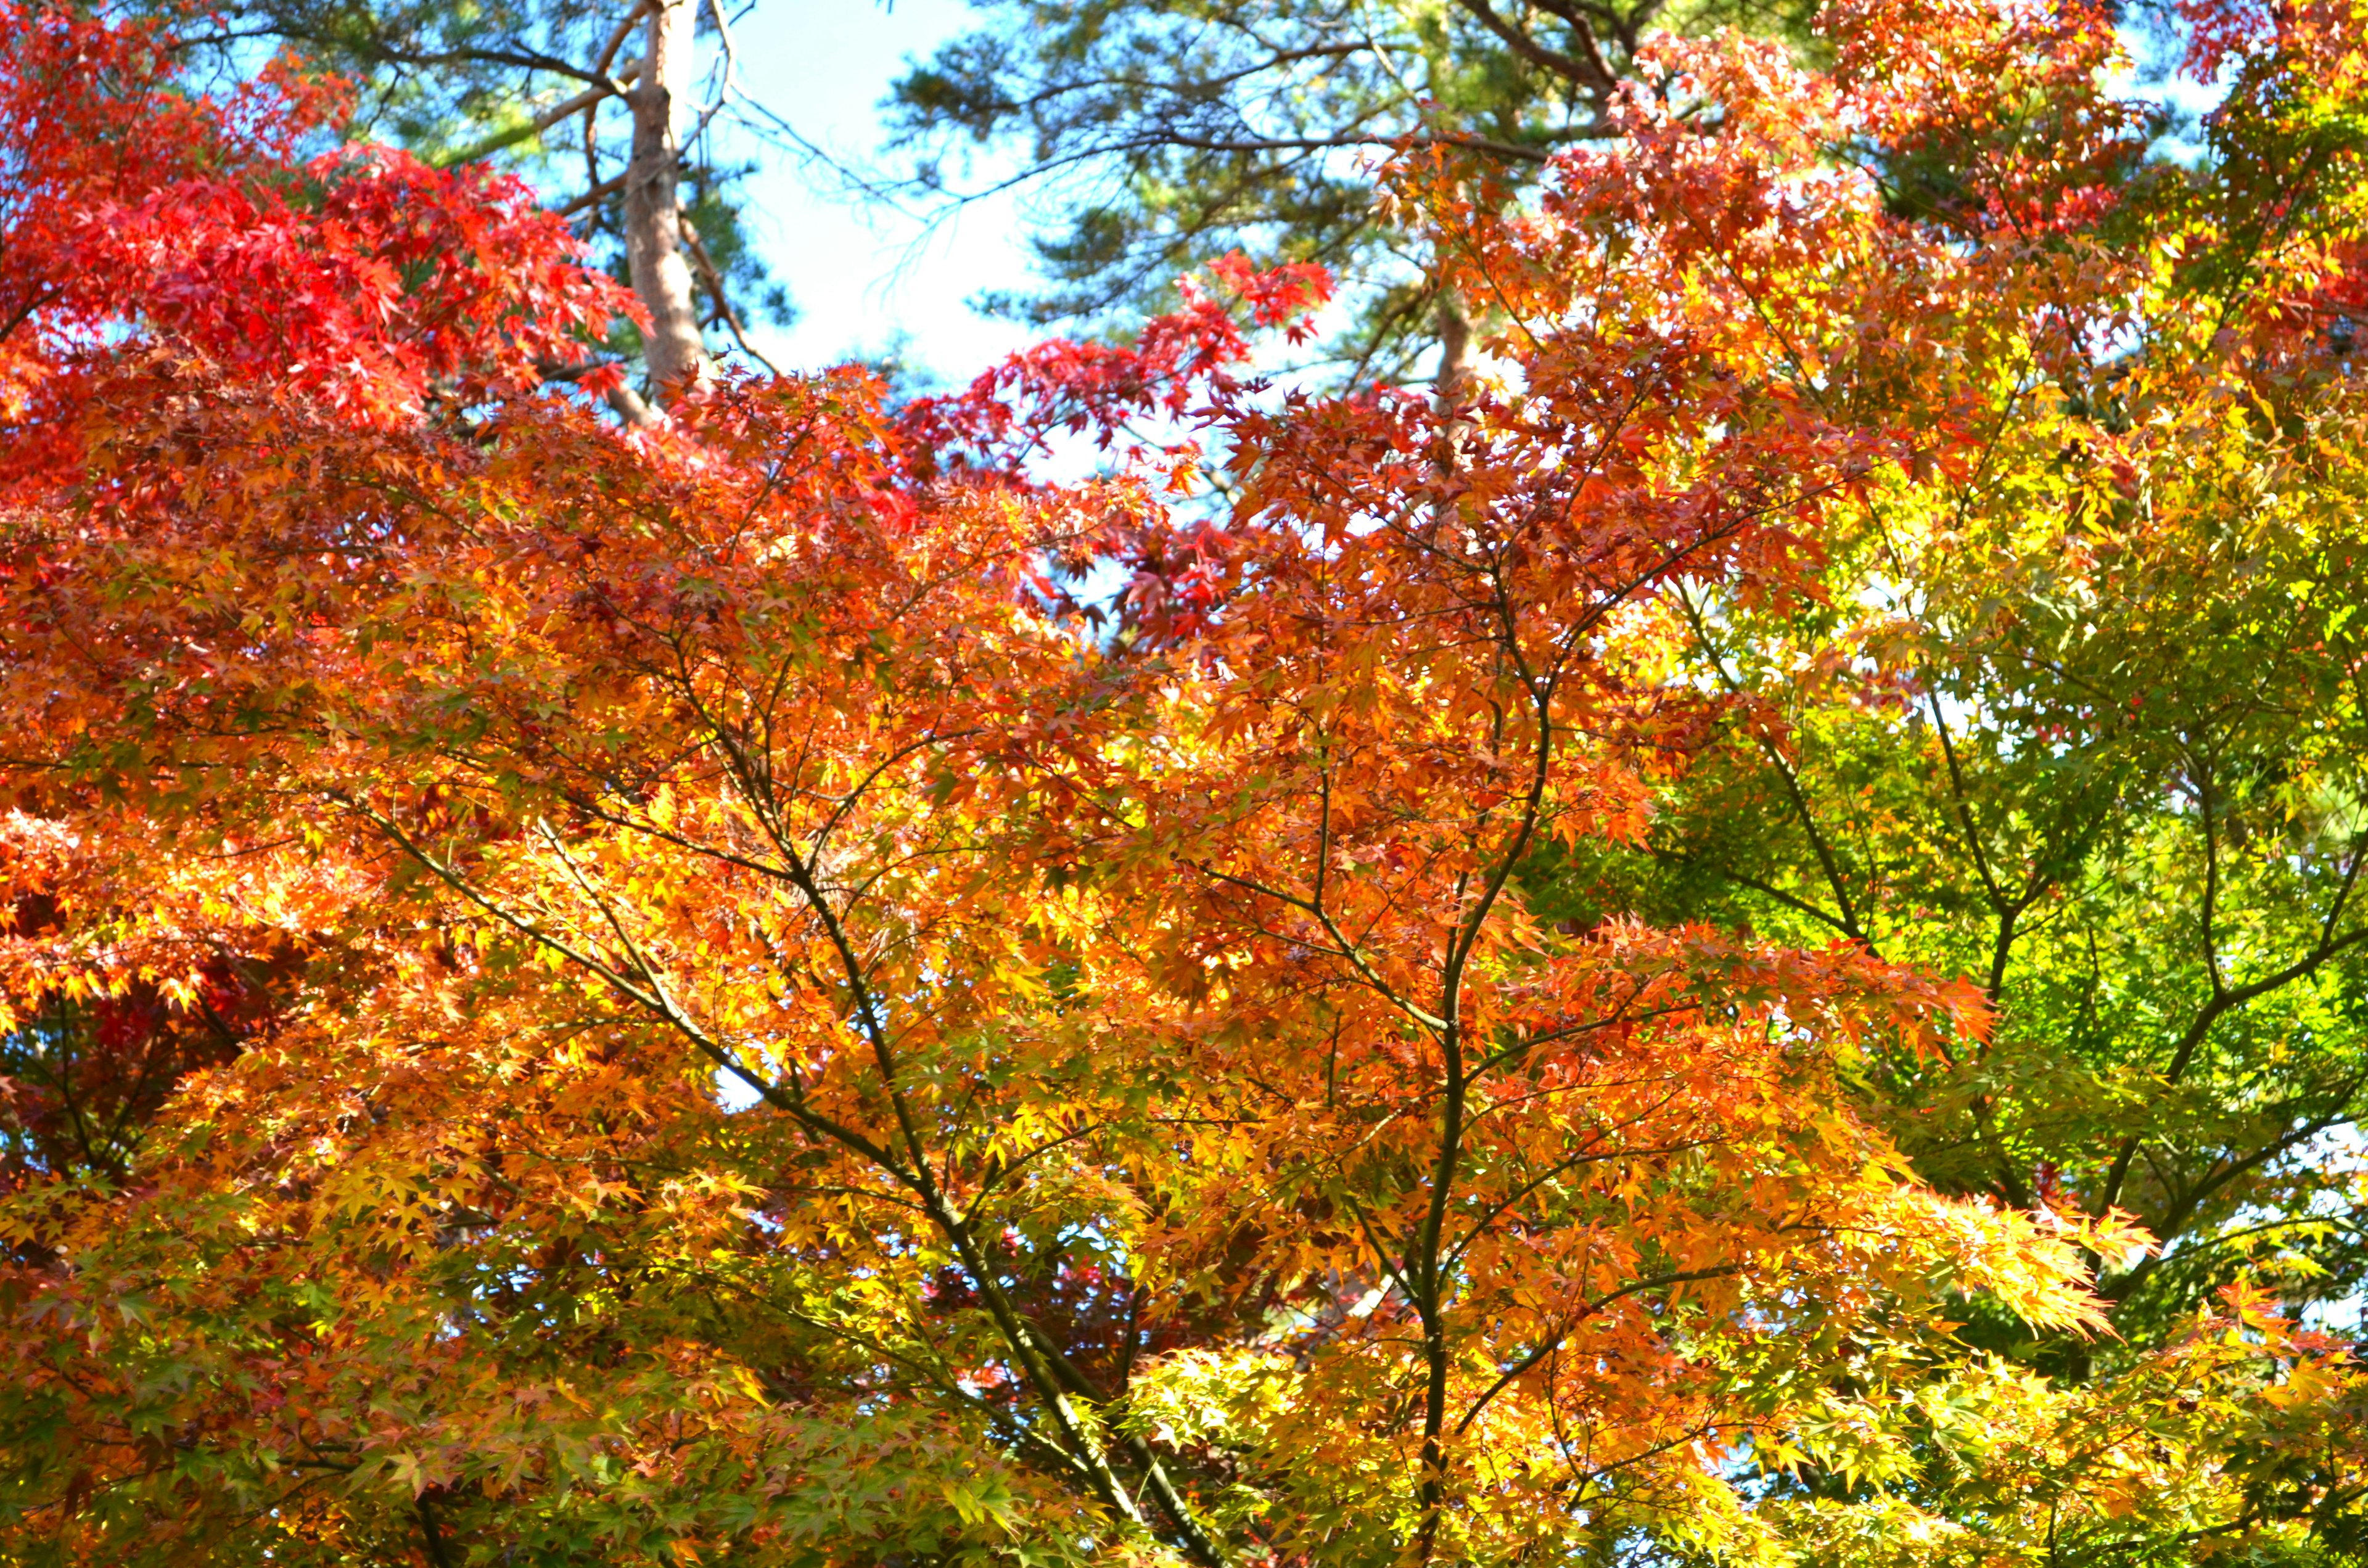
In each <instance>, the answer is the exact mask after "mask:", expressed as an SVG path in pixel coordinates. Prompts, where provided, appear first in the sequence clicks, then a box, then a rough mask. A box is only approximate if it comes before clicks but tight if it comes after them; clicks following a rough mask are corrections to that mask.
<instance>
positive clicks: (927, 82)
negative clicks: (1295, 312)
mask: <svg viewBox="0 0 2368 1568" xmlns="http://www.w3.org/2000/svg"><path fill="white" fill-rule="evenodd" d="M978 8H979V10H980V11H981V12H982V13H983V18H982V23H981V25H980V26H979V27H978V28H976V29H975V30H973V31H972V32H970V33H968V34H966V35H964V36H962V38H959V39H957V40H954V41H952V42H951V43H949V44H947V45H945V46H944V47H943V48H941V49H939V51H937V53H936V54H934V55H933V56H932V57H931V58H930V59H928V61H927V62H923V63H921V64H918V65H916V67H915V68H914V69H913V70H912V71H910V72H909V73H908V74H906V75H905V77H904V78H903V79H902V80H900V81H899V82H898V83H897V84H896V85H895V88H894V94H893V96H892V98H891V106H892V110H893V115H894V125H895V127H896V130H897V132H898V137H899V142H898V144H899V146H900V147H901V148H902V150H903V151H904V152H905V153H906V154H907V155H908V156H909V157H910V158H911V160H912V162H911V164H910V165H909V166H910V169H911V171H912V172H913V173H914V174H915V175H916V177H917V178H918V179H919V180H920V181H921V183H922V184H923V185H924V186H925V187H928V188H930V189H932V190H936V191H939V192H941V193H944V194H946V195H947V196H949V197H950V198H954V199H959V194H960V193H963V192H965V191H966V190H967V189H970V188H973V187H964V186H963V185H962V176H961V169H962V165H961V163H960V162H959V159H960V156H961V154H962V153H963V152H964V151H965V150H972V151H985V152H989V153H993V154H995V161H993V162H991V163H989V164H988V165H986V166H988V167H990V168H994V169H996V170H998V171H1000V170H1003V169H1004V168H1005V167H1006V165H1007V163H1015V164H1016V165H1017V167H1016V170H1014V171H1013V172H1011V173H1009V174H1008V175H1006V176H1003V178H1004V183H1006V184H1014V185H1019V186H1023V187H1027V190H1028V199H1030V201H1032V202H1033V203H1034V204H1035V209H1036V212H1037V215H1038V216H1039V218H1040V220H1041V222H1042V228H1043V230H1044V231H1045V232H1044V233H1043V234H1042V237H1040V238H1039V239H1038V240H1037V241H1036V250H1037V254H1038V256H1039V258H1040V259H1041V261H1042V267H1043V271H1044V275H1045V287H1044V289H1043V290H1042V292H1041V293H1038V294H1035V295H1032V296H1029V297H1025V298H1018V297H1014V298H1006V299H1001V300H997V301H991V302H993V303H995V304H997V305H999V306H1000V307H1001V308H1003V309H1006V310H1009V311H1013V312H1019V313H1020V314H1022V315H1024V316H1025V317H1026V318H1027V319H1029V320H1031V321H1035V322H1037V323H1040V324H1050V323H1054V322H1061V321H1067V320H1072V319H1083V320H1086V321H1087V322H1091V323H1109V322H1112V321H1123V320H1125V319H1126V318H1128V317H1129V316H1131V315H1136V314H1140V313H1141V312H1144V311H1145V310H1152V309H1158V308H1162V307H1163V306H1164V304H1165V302H1166V301H1167V300H1168V299H1169V297H1170V293H1171V290H1172V289H1173V286H1174V283H1175V280H1176V278H1178V277H1179V276H1181V275H1182V274H1184V273H1186V272H1188V271H1190V270H1191V269H1192V268H1193V267H1198V266H1200V265H1201V264H1202V263H1204V262H1205V261H1207V260H1208V259H1209V258H1210V257H1212V256H1217V255H1222V254H1224V253H1225V252H1227V251H1231V250H1234V249H1236V248H1239V249H1242V250H1245V251H1246V252H1247V253H1248V254H1249V255H1251V256H1256V257H1258V258H1261V259H1265V260H1274V261H1286V260H1288V261H1315V262H1320V263H1321V264H1323V265H1324V266H1325V267H1328V268H1330V269H1331V270H1332V271H1333V272H1334V273H1335V274H1336V275H1337V276H1338V277H1339V278H1342V279H1343V281H1344V284H1345V285H1346V286H1347V287H1348V288H1349V290H1350V297H1351V300H1352V302H1353V303H1354V304H1355V305H1356V307H1357V319H1356V324H1355V325H1354V327H1353V328H1352V329H1351V330H1350V331H1349V333H1348V334H1347V335H1346V336H1345V337H1344V338H1343V339H1342V340H1341V341H1340V342H1339V343H1338V344H1337V345H1335V352H1336V353H1337V354H1338V356H1339V357H1340V360H1341V362H1342V363H1344V364H1345V365H1346V366H1347V367H1348V369H1349V373H1350V375H1351V377H1352V379H1361V378H1362V377H1364V376H1367V375H1370V374H1379V375H1381V376H1382V377H1383V378H1384V379H1389V380H1404V379H1406V378H1408V377H1410V376H1412V375H1414V374H1415V373H1416V372H1417V361H1419V360H1422V359H1424V358H1427V357H1429V356H1432V355H1434V354H1437V355H1438V356H1439V358H1435V359H1433V360H1432V365H1433V369H1434V372H1435V373H1436V372H1438V371H1440V370H1443V371H1444V372H1445V376H1444V377H1443V378H1442V379H1449V378H1452V375H1453V373H1454V370H1455V368H1456V367H1457V366H1459V365H1460V364H1462V363H1463V358H1464V354H1465V351H1466V345H1467V343H1468V337H1469V330H1470V329H1469V324H1468V323H1467V322H1466V321H1465V319H1464V311H1463V305H1462V304H1461V303H1460V302H1459V301H1456V300H1455V299H1454V297H1453V296H1452V292H1450V291H1448V290H1443V289H1442V288H1441V287H1440V282H1439V271H1440V269H1439V267H1438V265H1437V257H1436V256H1433V255H1432V254H1431V252H1430V250H1429V242H1428V241H1427V240H1425V239H1424V238H1422V237H1421V230H1422V224H1421V222H1419V220H1418V219H1417V218H1416V217H1414V216H1413V215H1411V214H1404V213H1400V214H1395V215H1394V214H1392V213H1391V212H1390V211H1389V210H1387V209H1386V208H1385V207H1384V206H1383V205H1381V204H1378V203H1377V201H1376V189H1375V183H1374V179H1373V172H1372V170H1373V164H1374V162H1375V161H1376V160H1377V159H1378V158H1380V157H1381V156H1383V155H1385V154H1387V153H1389V152H1390V151H1391V150H1392V149H1394V148H1404V147H1417V148H1419V147H1439V148H1444V149H1452V150H1454V151H1456V152H1457V153H1462V154H1464V155H1467V156H1469V157H1470V158H1471V159H1472V162H1473V169H1474V179H1475V180H1479V181H1485V182H1492V183H1493V184H1494V185H1496V186H1497V187H1501V188H1499V189H1498V190H1497V192H1496V194H1495V195H1494V196H1493V197H1492V198H1491V199H1497V200H1507V201H1509V200H1512V199H1516V198H1517V197H1518V196H1519V195H1520V193H1521V192H1524V191H1527V190H1530V189H1531V188H1533V187H1534V185H1535V182H1536V180H1537V178H1538V176H1539V175H1540V173H1541V172H1542V170H1543V166H1544V165H1545V162H1546V160H1547V159H1548V158H1549V157H1550V156H1551V155H1552V154H1553V153H1555V152H1557V151H1559V150H1562V149H1565V148H1568V147H1572V146H1576V145H1579V144H1582V143H1584V142H1588V141H1589V140H1592V139H1598V138H1600V137H1602V136H1603V135H1604V134H1605V130H1604V125H1603V113H1604V109H1605V107H1606V105H1607V104H1608V103H1609V102H1610V100H1611V97H1612V95H1613V94H1614V93H1615V92H1616V91H1618V90H1619V89H1620V87H1621V85H1622V84H1623V83H1630V82H1633V81H1634V80H1635V78H1634V59H1635V55H1636V51H1637V49H1638V47H1639V45H1640V44H1641V43H1642V42H1643V40H1645V37H1647V36H1648V35H1649V34H1650V33H1651V32H1653V31H1654V30H1656V29H1663V28H1675V29H1678V30H1679V31H1688V32H1699V31H1704V30H1707V29H1710V28H1717V27H1722V26H1728V25H1734V26H1739V27H1743V28H1748V29H1750V30H1753V31H1756V32H1759V33H1764V34H1768V35H1771V36H1776V37H1782V38H1784V39H1787V40H1793V41H1794V42H1796V43H1802V44H1806V43H1807V41H1808V31H1807V21H1808V18H1809V17H1810V15H1811V14H1812V13H1813V11H1814V9H1815V7H1814V4H1813V0H1676V3H1675V4H1672V3H1671V0H1609V3H1604V0H979V6H978Z"/></svg>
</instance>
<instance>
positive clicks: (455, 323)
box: [0, 3, 632, 483]
mask: <svg viewBox="0 0 2368 1568" xmlns="http://www.w3.org/2000/svg"><path fill="white" fill-rule="evenodd" d="M0 30H5V33H6V39H7V42H6V45H5V48H6V69H5V70H0V145H6V146H7V147H8V148H9V149H10V152H9V153H8V157H9V169H10V174H9V178H8V181H7V187H6V194H5V197H0V244H5V246H6V255H7V256H8V267H7V269H6V276H5V278H0V412H5V413H6V416H7V418H8V420H9V423H10V426H11V441H10V447H9V452H8V455H7V458H6V466H5V467H0V483H6V482H7V481H8V480H11V479H13V478H15V477H16V476H19V475H22V474H24V473H25V472H27V471H28V468H33V467H46V466H48V465H51V464H53V463H56V462H58V461H61V460H67V461H70V460H71V455H70V454H64V453H53V452H50V451H47V450H45V449H44V446H45V438H47V439H54V438H58V429H57V426H56V424H55V422H54V421H53V420H52V418H51V415H52V414H53V413H54V412H55V411H57V410H60V409H63V408H68V407H72V406H75V405H76V404H78V403H80V402H83V401H85V400H87V399H88V398H90V397H91V396H92V395H93V387H92V382H93V381H95V380H96V381H103V380H104V379H105V378H106V377H108V375H109V374H110V373H112V372H114V371H116V370H118V369H120V368H122V367H124V366H126V365H129V364H131V363H136V362H138V361H139V360H141V359H142V358H143V357H146V356H150V355H156V354H162V355H165V356H168V357H171V358H184V359H194V360H198V361H200V362H202V363H204V364H207V365H209V366H211V367H213V368H214V369H216V370H217V371H218V372H219V373H220V374H221V375H222V376H224V377H226V378H229V379H231V380H233V381H236V380H268V381H273V382H275V383H278V384H281V385H285V386H288V387H290V388H291V389H293V390H298V391H301V392H305V393H308V394H310V395H311V396H313V397H314V398H316V399H318V400H319V401H320V402H321V403H322V404H323V405H324V407H325V408H327V409H328V410H330V411H332V412H333V413H334V415H336V417H339V418H341V419H346V420H349V421H355V422H359V423H363V424H376V425H384V424H387V423H389V422H393V421H401V420H404V419H409V418H414V417H416V416H417V415H419V413H420V411H421V409H422V406H423V404H424V403H427V402H428V401H429V400H431V399H432V400H436V401H438V402H441V403H447V404H451V405H459V406H466V405H469V404H472V403H480V402H483V401H485V400H487V399H492V398H498V397H504V396H509V395H514V394H516V393H518V392H522V391H525V390H527V389H529V388H531V387H533V386H534V385H535V384H537V382H538V381H540V380H541V368H542V367H544V366H546V365H564V366H572V365H575V364H577V363H579V362H580V360H581V358H583V354H584V344H585V340H586V335H588V334H593V333H598V332H599V331H600V330H602V329H604V328H605V327H606V326H607V324H609V322H610V321H611V320H612V319H613V318H615V317H617V316H618V315H620V314H630V313H631V309H632V307H631V306H630V304H629V302H628V297H627V296H626V295H625V293H624V292H623V291H622V290H620V289H618V288H617V287H616V286H614V285H613V284H611V283H610V282H609V281H608V280H606V279H604V278H599V277H598V276H597V275H595V274H592V273H590V272H587V271H586V269H585V268H584V267H581V266H579V265H577V262H576V250H577V245H576V242H575V240H574V238H573V237H572V236H571V234H570V233H569V231H568V229H567V227H566V225H565V224H564V223H563V222H560V221H559V220H557V219H555V218H552V217H551V216H550V215H548V214H546V213H544V212H542V211H541V210H540V209H539V208H538V207H537V206H536V204H535V202H534V199H533V197H532V194H531V193H530V192H529V190H528V189H527V188H526V187H524V186H523V185H521V184H520V183H519V182H518V181H517V180H515V179H511V178H508V177H506V176H496V175H491V174H487V173H485V172H484V171H482V170H475V169H464V170H460V171H439V170H436V169H431V168H429V167H427V166H426V165H423V164H421V163H419V162H418V161H417V160H416V159H415V158H412V157H409V156H408V155H405V154H402V153H392V152H387V151H384V150H378V149H371V150H362V151H348V150H331V151H326V152H322V153H317V154H315V155H312V156H306V155H305V149H306V148H308V147H310V146H312V145H313V144H315V143H322V142H332V141H333V140H334V133H335V131H336V125H337V123H338V119H339V116H340V111H341V110H342V108H343V107H344V100H343V96H342V93H341V91H340V89H339V88H338V86H337V85H336V84H335V83H333V82H323V81H319V80H315V79H311V78H306V77H302V76H300V75H297V74H293V73H292V72H290V71H287V70H284V69H275V70H272V71H269V72H267V73H266V74H264V76H263V77H262V78H261V79H260V80H258V81H256V82H254V83H252V84H249V85H245V86H244V87H242V88H241V89H239V91H238V92H237V93H236V94H235V95H234V96H233V97H231V98H230V99H229V100H228V101H226V102H222V103H217V102H213V101H211V100H208V99H205V98H203V97H194V96H192V95H190V94H189V93H188V91H187V90H186V89H185V88H184V87H183V86H182V85H180V84H179V83H178V82H177V81H176V78H175V74H174V73H175V62H174V57H175V48H174V44H173V40H171V38H170V37H169V36H167V35H165V33H163V32H162V31H161V30H159V29H158V28H156V27H154V26H149V25H121V26H118V25H110V24H108V23H104V22H100V21H97V20H94V19H91V18H88V17H81V16H78V15H76V14H75V13H74V12H73V11H71V10H68V9H65V8H63V7H57V6H25V5H18V4H13V3H12V4H10V5H8V6H6V7H5V8H0ZM596 390H597V389H596Z"/></svg>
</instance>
